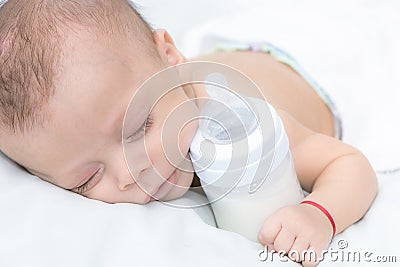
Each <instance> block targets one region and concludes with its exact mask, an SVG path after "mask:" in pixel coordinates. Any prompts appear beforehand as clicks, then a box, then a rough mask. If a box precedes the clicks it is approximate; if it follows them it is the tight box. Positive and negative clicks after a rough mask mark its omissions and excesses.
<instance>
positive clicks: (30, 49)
mask: <svg viewBox="0 0 400 267" xmlns="http://www.w3.org/2000/svg"><path fill="white" fill-rule="evenodd" d="M76 26H84V27H86V26H87V27H89V29H94V30H96V31H97V32H99V33H105V34H108V35H109V34H123V35H124V36H126V37H128V38H132V40H134V41H137V42H138V43H139V44H140V47H141V48H143V52H144V53H148V54H150V55H152V54H154V53H155V52H156V49H155V45H154V41H153V37H152V29H151V27H150V25H149V24H148V23H147V22H146V21H145V20H144V19H143V18H142V16H141V15H140V14H139V13H138V12H137V10H136V8H135V6H134V5H133V3H131V2H129V1H127V0H9V1H8V2H6V3H5V4H4V6H3V7H2V8H1V9H0V128H1V129H0V130H3V129H7V130H9V131H11V132H12V133H17V132H18V133H24V132H26V131H28V130H29V129H32V128H33V127H34V126H36V125H37V124H42V123H43V122H44V121H45V120H46V118H47V114H46V112H45V111H44V106H45V104H46V103H48V101H49V99H50V97H51V96H52V95H53V94H54V90H55V88H54V84H55V81H56V80H57V76H58V75H59V74H60V73H59V72H60V71H59V69H60V66H59V62H60V55H61V53H62V48H63V44H62V43H63V40H64V38H65V37H64V35H63V33H65V32H66V31H68V30H74V28H75V27H76Z"/></svg>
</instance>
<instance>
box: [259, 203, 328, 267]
mask: <svg viewBox="0 0 400 267" xmlns="http://www.w3.org/2000/svg"><path fill="white" fill-rule="evenodd" d="M332 234H333V229H332V226H331V224H330V222H329V219H328V218H327V217H326V216H325V215H324V214H323V213H322V212H321V211H320V210H318V209H317V208H316V207H313V206H311V205H304V204H299V205H296V206H288V207H284V208H282V209H280V210H278V211H277V212H275V213H274V214H272V215H271V216H269V217H268V218H267V219H266V220H265V222H264V224H263V226H262V227H261V230H260V233H259V235H258V241H260V243H261V244H263V245H264V246H267V247H268V248H269V250H275V251H276V252H279V251H281V250H283V251H285V252H286V253H288V256H289V258H290V259H291V260H293V261H297V262H301V263H302V265H303V266H307V267H308V266H316V265H317V264H318V258H320V257H321V253H322V251H323V250H324V249H326V248H327V247H328V246H329V244H330V242H331V239H332ZM306 250H310V251H315V253H316V254H314V257H313V258H310V257H309V256H308V255H310V253H307V254H304V251H306ZM290 251H293V252H291V253H289V252H290ZM294 251H297V253H295V252H294ZM304 255H306V257H305V258H303V257H304ZM297 256H300V258H297ZM315 256H316V257H315Z"/></svg>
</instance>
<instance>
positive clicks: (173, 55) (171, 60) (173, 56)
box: [153, 29, 186, 66]
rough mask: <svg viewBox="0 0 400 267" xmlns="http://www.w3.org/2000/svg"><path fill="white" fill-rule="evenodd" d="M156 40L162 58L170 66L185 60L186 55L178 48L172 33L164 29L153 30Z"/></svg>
mask: <svg viewBox="0 0 400 267" xmlns="http://www.w3.org/2000/svg"><path fill="white" fill-rule="evenodd" d="M153 38H154V42H155V44H156V46H157V49H158V53H159V54H160V56H161V59H162V60H163V61H164V62H165V63H167V64H168V65H169V66H175V65H177V64H179V63H183V62H185V60H186V59H185V57H184V56H183V55H182V54H181V52H179V50H178V49H177V48H176V46H175V43H174V41H173V40H172V37H171V35H169V33H168V32H167V31H166V30H164V29H157V30H155V31H154V32H153Z"/></svg>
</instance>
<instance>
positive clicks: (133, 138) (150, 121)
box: [126, 114, 153, 143]
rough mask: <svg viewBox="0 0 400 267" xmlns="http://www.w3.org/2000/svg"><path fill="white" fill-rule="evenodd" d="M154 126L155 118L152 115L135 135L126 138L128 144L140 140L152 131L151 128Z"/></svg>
mask: <svg viewBox="0 0 400 267" xmlns="http://www.w3.org/2000/svg"><path fill="white" fill-rule="evenodd" d="M152 125H153V116H152V115H151V114H149V116H148V117H147V119H146V120H145V121H144V122H143V124H142V125H141V126H140V128H139V129H138V130H137V131H136V132H135V133H133V134H131V135H130V136H128V137H127V138H126V142H127V143H130V142H133V141H136V140H137V139H139V138H140V137H142V136H143V134H144V133H145V132H146V131H147V130H149V129H150V127H151V126H152Z"/></svg>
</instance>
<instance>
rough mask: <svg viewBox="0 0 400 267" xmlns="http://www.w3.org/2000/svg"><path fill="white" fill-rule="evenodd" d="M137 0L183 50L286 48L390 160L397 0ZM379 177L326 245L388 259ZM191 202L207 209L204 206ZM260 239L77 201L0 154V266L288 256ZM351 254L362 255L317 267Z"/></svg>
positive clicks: (376, 157) (386, 211)
mask: <svg viewBox="0 0 400 267" xmlns="http://www.w3.org/2000/svg"><path fill="white" fill-rule="evenodd" d="M139 2H140V3H141V4H142V6H143V8H142V10H143V12H144V15H145V17H147V18H149V19H150V20H151V21H152V22H153V24H154V25H155V26H157V27H165V28H167V29H169V30H170V32H171V34H172V35H173V36H174V37H175V38H176V43H177V45H178V47H180V48H181V49H182V51H183V52H184V53H185V54H186V55H188V56H194V55H196V54H197V53H199V52H200V51H202V50H207V49H208V48H210V47H211V46H212V42H213V40H214V39H215V36H224V37H227V38H236V39H241V40H245V39H248V40H252V41H254V40H258V39H260V40H261V39H262V40H268V41H271V42H273V43H275V44H276V45H278V46H281V47H282V48H284V49H286V50H288V51H289V52H290V53H291V54H292V55H293V56H295V57H296V58H297V59H298V60H299V62H300V63H301V64H302V65H303V66H304V67H305V68H306V69H307V70H308V71H309V72H310V73H311V74H312V76H313V77H314V78H316V80H317V81H318V82H319V83H321V84H322V85H323V86H324V87H325V88H327V89H328V90H329V92H331V94H332V96H333V98H334V99H335V100H336V102H337V104H338V106H339V109H340V110H341V112H342V115H343V118H344V121H345V140H346V141H347V142H349V143H351V144H354V145H356V146H357V147H359V148H360V149H361V150H362V151H363V152H365V153H366V154H367V156H369V157H370V159H371V161H372V162H373V164H374V166H375V167H376V168H377V169H380V168H382V169H383V168H394V167H397V166H399V165H400V164H399V157H398V156H397V150H398V149H399V148H400V146H399V141H398V139H397V136H399V134H400V127H399V124H398V123H397V121H398V120H397V116H398V115H397V114H400V112H399V111H400V110H399V104H398V103H399V100H400V99H399V92H400V91H399V89H398V86H399V75H397V74H398V72H399V69H400V68H399V64H400V63H399V62H400V61H399V60H400V56H399V51H398V47H400V41H399V35H398V25H400V21H399V20H400V18H398V17H397V14H399V11H400V10H399V8H400V2H398V1H395V0H386V1H378V0H375V1H373V0H351V1H344V0H338V1H318V0H280V1H270V0H252V1H244V0H232V1H230V2H229V5H228V4H227V2H226V1H211V0H203V1H194V0H187V1H178V0H141V1H139ZM379 182H380V186H381V189H380V193H379V195H378V198H377V200H376V202H375V203H374V205H373V206H372V207H371V209H370V211H369V212H368V213H367V215H366V216H365V217H364V218H363V219H362V220H361V221H360V222H359V223H357V224H355V225H353V226H351V227H350V228H348V229H347V230H346V231H345V232H344V233H343V234H341V235H338V236H337V237H336V238H335V240H334V241H333V242H332V248H337V242H338V241H339V240H340V239H346V240H347V241H348V242H349V249H350V250H352V251H371V252H374V255H378V254H380V255H397V261H398V262H400V254H399V253H400V245H399V239H400V230H399V229H400V228H399V227H398V226H399V225H400V214H399V213H398V212H397V210H398V207H399V204H400V196H399V194H398V192H399V190H400V174H399V173H393V174H387V175H380V176H379ZM185 201H188V202H190V201H196V199H195V198H194V197H193V196H192V197H191V198H190V199H189V198H187V199H186V200H185ZM200 213H201V214H202V216H203V217H204V218H206V219H207V218H208V219H209V218H210V216H209V210H207V209H203V210H202V211H201V212H200ZM260 248H261V247H260V246H259V245H258V244H256V243H252V242H250V241H247V240H246V239H244V238H242V237H241V236H239V235H237V234H234V233H229V232H226V231H223V230H219V229H216V228H214V227H212V226H209V225H208V224H206V223H204V222H203V221H202V220H201V219H200V218H199V217H198V216H197V214H196V212H194V211H193V210H184V209H174V208H170V207H167V206H165V205H162V204H159V203H152V204H151V205H146V206H139V205H132V204H117V205H108V204H104V203H101V202H98V201H93V200H88V199H85V198H82V197H80V196H77V195H75V194H72V193H69V192H66V191H64V190H61V189H59V188H56V187H54V186H51V185H49V184H47V183H45V182H43V181H41V180H39V179H37V178H35V177H32V176H30V175H28V174H26V173H24V172H22V171H21V170H20V169H18V168H17V167H15V165H13V164H11V163H10V162H9V161H8V160H6V159H4V158H1V157H0V266H45V267H47V266H84V267H87V266H171V267H172V266H297V264H294V263H291V262H288V263H280V262H274V263H270V262H260V261H258V259H257V254H258V251H259V249H260ZM397 264H398V263H397ZM355 265H357V266H365V265H366V264H365V263H363V262H362V263H360V264H354V263H333V262H324V263H322V264H321V265H320V266H355ZM367 266H382V264H377V263H375V264H373V263H369V264H367ZM383 266H396V264H386V265H383Z"/></svg>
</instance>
